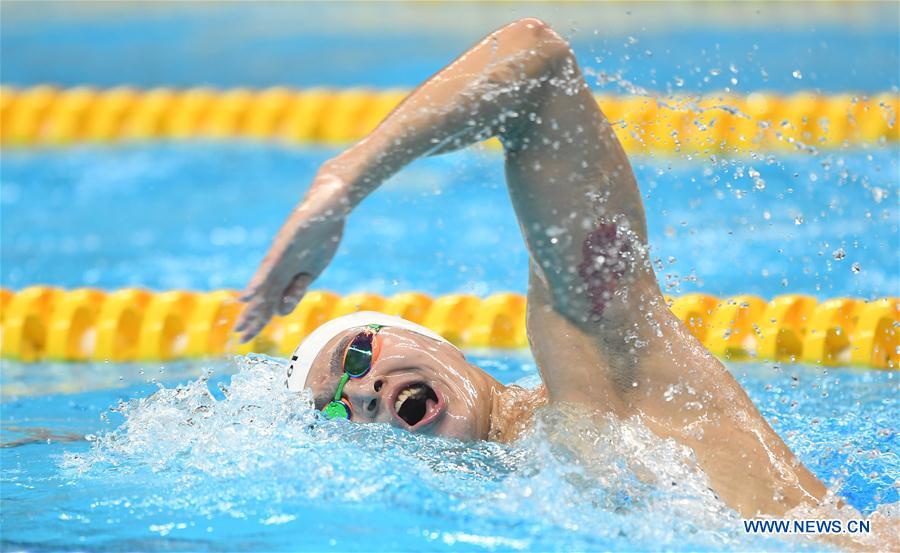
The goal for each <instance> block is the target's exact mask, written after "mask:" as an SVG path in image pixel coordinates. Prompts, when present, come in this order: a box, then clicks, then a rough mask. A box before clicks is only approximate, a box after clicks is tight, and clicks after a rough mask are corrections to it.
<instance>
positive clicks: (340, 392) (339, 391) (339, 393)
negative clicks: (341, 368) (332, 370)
mask: <svg viewBox="0 0 900 553" xmlns="http://www.w3.org/2000/svg"><path fill="white" fill-rule="evenodd" d="M349 381H350V375H349V374H348V373H346V372H345V373H344V374H343V375H342V376H341V380H340V382H338V386H337V391H336V392H335V393H334V401H340V400H341V396H343V395H344V386H345V385H346V384H347V382H349Z"/></svg>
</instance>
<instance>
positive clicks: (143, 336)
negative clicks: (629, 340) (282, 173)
mask: <svg viewBox="0 0 900 553" xmlns="http://www.w3.org/2000/svg"><path fill="white" fill-rule="evenodd" d="M236 297H237V292H236V291H233V290H215V291H212V292H194V291H189V290H171V291H164V292H150V291H148V290H143V289H138V288H127V289H121V290H115V291H108V292H107V291H102V290H97V289H92V288H77V289H72V290H63V289H60V288H56V287H52V286H31V287H28V288H23V289H21V290H19V291H12V290H9V289H5V288H4V289H0V335H2V340H0V344H2V351H0V353H2V356H3V357H6V358H9V359H16V360H19V361H24V362H36V361H42V360H56V361H88V360H95V361H114V362H119V361H135V360H168V359H176V358H191V357H205V356H219V355H223V354H246V353H250V352H260V353H269V354H273V355H282V356H284V355H288V354H289V353H290V352H291V351H292V350H293V349H294V348H295V347H296V346H297V344H298V343H299V342H300V341H301V340H302V339H303V338H304V337H305V336H306V335H308V334H309V333H310V332H312V331H313V330H314V329H315V328H316V327H318V326H319V325H320V324H322V323H323V322H325V321H327V320H330V319H332V318H335V317H339V316H341V315H345V314H347V313H351V312H354V311H362V310H372V311H381V312H384V313H389V314H394V315H399V316H401V317H404V318H406V319H409V320H411V321H413V322H416V323H419V324H423V325H425V326H426V327H428V328H431V329H432V330H434V331H435V332H437V333H438V334H440V335H442V336H444V337H446V338H447V339H448V340H450V341H451V342H453V343H454V344H456V345H458V346H460V347H462V348H466V349H477V348H495V349H514V348H526V347H528V340H527V337H526V333H525V297H524V296H523V295H521V294H515V293H499V294H494V295H492V296H488V297H487V298H483V299H482V298H478V297H476V296H473V295H467V294H448V295H444V296H438V297H431V296H429V295H427V294H422V293H419V292H402V293H399V294H396V295H394V296H391V297H387V298H386V297H383V296H380V295H377V294H369V293H354V294H348V295H345V296H339V295H337V294H334V293H331V292H327V291H321V290H316V291H312V292H310V293H308V294H307V295H306V296H305V297H304V298H303V301H301V302H300V305H298V306H297V308H296V309H295V310H294V311H293V312H292V313H291V314H289V315H286V316H284V317H276V318H275V319H273V320H272V322H270V323H269V325H268V326H266V328H265V329H263V331H262V333H261V334H260V336H258V337H257V338H255V339H253V340H252V341H251V342H249V343H247V344H242V345H239V344H238V343H237V340H236V337H235V336H234V334H233V333H232V327H233V326H234V322H235V319H236V318H237V316H238V314H239V313H240V311H241V309H242V308H243V305H242V304H241V303H240V302H238V301H237V300H236ZM667 301H669V303H670V306H671V308H672V311H673V312H674V313H675V315H676V316H678V317H679V318H680V319H681V320H682V321H684V322H685V323H686V324H687V326H688V328H689V329H690V331H691V332H692V333H693V334H694V335H695V336H696V337H697V338H698V339H699V340H700V341H701V342H703V344H704V345H705V346H706V347H707V348H709V350H710V351H712V352H713V353H714V354H716V355H717V356H719V357H721V358H723V359H726V360H731V361H739V360H752V359H767V360H777V361H782V362H803V363H810V364H820V365H858V366H865V367H872V368H877V369H889V370H897V368H898V366H900V343H898V340H900V298H881V299H878V300H874V301H868V302H866V301H862V300H859V299H854V298H834V299H828V300H825V301H822V302H819V301H817V300H816V299H815V298H813V297H811V296H805V295H798V294H789V295H783V296H777V297H775V298H774V299H772V300H771V301H766V300H764V299H762V298H760V297H757V296H751V295H740V296H733V297H730V298H721V299H720V298H716V297H714V296H710V295H707V294H686V295H683V296H680V297H675V298H667Z"/></svg>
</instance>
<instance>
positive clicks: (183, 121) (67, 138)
mask: <svg viewBox="0 0 900 553" xmlns="http://www.w3.org/2000/svg"><path fill="white" fill-rule="evenodd" d="M406 94H407V91H405V90H384V91H376V90H369V89H346V90H332V89H306V90H295V89H289V88H269V89H264V90H253V89H246V88H237V89H231V90H216V89H211V88H191V89H183V90H179V89H171V88H154V89H150V90H139V89H134V88H128V87H118V88H111V89H104V90H98V89H95V88H90V87H77V88H69V89H59V88H55V87H53V86H48V85H42V86H35V87H31V88H24V89H19V88H14V87H9V86H3V87H0V144H2V146H3V147H7V148H8V147H33V146H61V145H68V144H76V143H83V142H94V143H110V142H122V141H132V142H133V141H147V140H187V139H206V140H208V139H213V140H215V139H232V138H241V139H254V140H275V141H280V142H286V143H301V144H310V143H313V144H315V143H318V144H326V145H339V144H346V143H348V142H352V141H355V140H358V139H360V138H362V137H363V136H365V135H366V134H367V133H368V132H369V131H371V130H372V129H373V128H375V126H376V125H377V124H378V123H379V122H380V121H381V120H382V119H383V118H384V117H385V116H386V115H387V114H388V113H390V111H391V110H392V109H393V108H394V107H395V106H396V105H397V104H398V103H399V102H400V101H401V100H402V99H403V98H404V97H405V96H406ZM597 101H598V102H599V104H600V106H601V108H602V109H603V111H604V112H605V113H606V115H607V117H608V118H609V120H610V121H611V122H612V123H613V126H614V128H615V130H616V133H617V134H618V136H619V139H620V140H621V141H622V144H623V145H624V147H625V149H626V150H627V151H628V152H629V153H653V154H673V153H682V154H701V153H723V152H730V153H746V152H751V151H752V152H758V151H777V150H785V151H796V150H807V151H809V150H814V149H821V148H838V147H874V146H878V145H884V144H887V143H895V142H898V141H900V128H898V125H897V114H898V111H900V94H898V93H897V92H884V93H879V94H874V95H864V94H858V95H854V94H836V95H822V94H817V93H813V92H799V93H796V94H791V95H779V94H774V93H752V94H748V95H743V96H741V95H732V94H709V95H706V96H679V97H666V98H656V97H647V96H611V95H598V96H597ZM488 145H489V146H490V147H499V143H498V142H496V140H492V141H489V142H488Z"/></svg>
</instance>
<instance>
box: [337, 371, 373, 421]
mask: <svg viewBox="0 0 900 553" xmlns="http://www.w3.org/2000/svg"><path fill="white" fill-rule="evenodd" d="M348 388H349V386H348ZM380 391H381V381H380V380H379V381H376V382H375V383H374V386H373V384H372V383H371V382H368V383H365V384H363V383H362V382H360V383H359V386H354V387H353V388H352V389H347V388H345V389H344V393H346V394H347V397H348V398H350V403H351V404H352V405H353V415H354V418H355V417H358V418H360V419H362V420H372V419H375V418H376V417H377V415H378V412H379V407H381V402H382V398H381V394H380V393H379V392H380Z"/></svg>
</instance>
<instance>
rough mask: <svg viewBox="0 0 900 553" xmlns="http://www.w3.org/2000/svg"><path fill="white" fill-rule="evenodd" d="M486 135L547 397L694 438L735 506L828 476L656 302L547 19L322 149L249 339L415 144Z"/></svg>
mask: <svg viewBox="0 0 900 553" xmlns="http://www.w3.org/2000/svg"><path fill="white" fill-rule="evenodd" d="M489 136H498V137H499V138H500V139H501V141H502V142H503V144H504V148H505V154H506V174H507V181H508V184H509V190H510V196H511V197H512V200H513V204H514V206H515V209H516V214H517V216H518V218H519V223H520V226H521V229H522V233H523V235H524V237H525V240H526V243H527V245H528V250H529V253H530V256H531V276H530V282H529V291H528V330H529V340H530V343H531V349H532V352H533V353H534V356H535V359H536V361H537V363H538V366H539V367H540V369H541V374H542V377H543V380H544V383H545V385H546V387H547V391H548V395H549V398H550V400H551V401H554V402H559V401H569V402H579V403H583V404H586V405H588V406H589V407H591V408H593V409H600V410H605V411H610V412H613V413H615V414H617V415H619V416H621V417H627V416H640V417H641V418H642V419H643V420H644V421H645V423H646V424H647V425H648V426H649V427H650V428H651V429H653V430H654V431H655V432H656V433H657V434H659V435H661V436H665V437H672V438H674V439H676V440H678V441H679V442H680V443H683V444H685V445H688V446H690V447H692V448H693V450H694V452H695V454H696V457H697V460H698V463H699V464H700V465H701V466H702V468H703V469H704V470H705V471H706V473H707V475H708V476H709V478H710V482H711V485H712V487H713V489H714V490H715V491H716V492H717V493H718V494H719V495H720V497H722V498H723V499H724V500H725V501H726V502H727V503H728V504H730V505H732V506H734V507H735V508H737V509H738V510H740V511H741V512H742V513H743V514H744V515H745V516H751V515H753V514H755V513H757V512H763V513H768V514H782V513H784V512H785V511H786V510H787V509H789V508H791V507H793V506H796V505H799V504H801V503H809V502H815V501H816V500H817V498H821V497H822V496H823V495H824V492H825V488H824V486H822V484H821V483H820V482H818V480H816V478H815V477H814V476H813V475H812V474H811V473H810V472H809V471H808V470H807V469H806V468H805V467H803V465H802V464H801V463H800V462H799V461H798V460H797V459H796V458H795V457H794V456H793V455H792V454H791V452H790V451H789V450H788V448H787V447H786V446H785V445H784V443H783V442H782V441H781V439H780V438H779V437H778V435H777V434H776V433H775V432H774V431H773V430H772V429H771V427H769V425H768V424H767V423H766V421H765V420H764V419H763V418H762V417H761V416H760V414H759V412H758V411H757V410H756V408H755V407H754V405H753V403H752V402H751V401H750V400H749V398H748V397H747V395H746V393H745V392H744V390H743V389H742V388H741V387H740V385H738V384H737V382H736V381H735V380H734V378H733V377H732V376H731V374H730V373H729V372H728V371H727V370H725V368H724V367H723V366H722V364H721V363H719V362H718V361H717V360H716V359H715V358H714V357H712V356H711V355H710V354H709V352H707V351H706V350H705V349H704V348H703V347H702V345H701V344H700V343H699V342H698V341H697V340H695V339H694V338H693V337H692V336H691V335H690V333H689V332H688V331H687V330H686V329H685V327H684V326H683V325H682V324H681V322H680V321H678V320H677V318H676V317H675V316H674V315H672V313H671V312H670V311H669V309H668V307H667V306H666V304H665V302H664V301H663V297H662V294H661V293H660V290H659V287H658V285H657V282H656V278H655V276H654V274H653V271H652V269H651V267H650V264H649V258H648V252H647V236H646V226H645V221H644V212H643V207H642V203H641V198H640V194H639V192H638V189H637V186H636V183H635V179H634V175H633V173H632V170H631V166H630V164H629V161H628V158H627V157H626V155H625V153H624V151H623V150H622V147H621V145H620V144H619V142H618V140H617V139H616V137H615V135H614V133H613V130H612V128H611V126H610V124H609V122H608V121H607V120H606V118H605V117H604V116H603V114H602V113H601V112H600V109H599V108H598V106H597V104H596V102H595V101H594V98H593V95H592V94H591V92H590V90H589V88H588V87H587V86H586V84H585V82H584V79H583V77H582V74H581V71H580V70H579V68H578V66H577V64H576V63H575V59H574V56H573V55H572V53H571V51H570V49H569V47H568V45H567V44H566V43H565V42H564V41H563V40H562V39H561V38H560V37H559V36H558V35H556V34H555V33H554V32H553V31H552V30H550V29H549V28H548V27H547V26H546V25H545V24H543V23H542V22H540V21H538V20H534V19H524V20H521V21H517V22H515V23H512V24H510V25H507V26H506V27H503V28H502V29H500V30H498V31H496V32H494V33H492V34H491V35H489V36H488V37H487V38H485V39H484V40H483V41H481V42H480V43H478V44H477V45H475V46H474V47H473V48H472V49H470V50H469V51H467V52H466V53H465V54H463V55H462V56H461V57H459V58H458V59H457V60H456V61H454V62H453V63H451V64H450V65H448V66H447V67H446V68H444V69H443V70H441V71H440V72H438V73H437V74H436V75H435V76H433V77H432V78H431V79H429V80H428V81H426V82H425V83H423V84H422V85H421V86H420V87H419V88H417V89H416V90H415V91H413V93H412V94H410V95H409V97H407V98H406V100H404V101H403V102H402V103H401V104H400V105H399V106H398V107H397V108H396V109H395V110H394V111H393V112H392V113H391V114H390V115H389V116H388V117H387V118H386V119H385V120H384V121H383V122H382V123H381V124H380V125H379V126H378V127H377V128H376V129H375V130H374V131H373V132H372V133H371V134H370V135H369V136H368V137H367V138H365V139H364V140H362V141H360V142H359V143H357V144H356V145H354V146H353V147H351V148H350V149H348V150H347V151H345V152H343V153H342V154H340V155H338V156H337V157H335V158H334V159H332V160H330V161H328V162H327V163H325V164H324V165H323V166H322V168H321V169H320V171H319V172H318V174H317V176H316V178H315V180H314V182H313V184H312V186H311V187H310V190H309V192H308V194H307V196H306V198H305V199H304V200H303V201H302V202H301V203H300V204H299V206H298V207H297V208H296V209H295V210H294V212H293V213H292V214H291V216H290V218H289V219H288V221H287V222H286V223H285V225H284V227H283V228H282V229H281V231H279V233H278V236H277V237H276V239H275V242H274V244H273V246H272V248H271V249H270V251H269V253H268V254H267V255H266V258H265V259H264V261H263V263H262V264H261V266H260V268H259V270H258V271H257V273H256V275H255V276H254V277H253V280H252V281H251V283H250V285H249V286H248V288H247V291H246V293H245V296H244V298H245V300H246V301H247V302H248V305H247V308H246V309H245V311H244V313H243V314H242V316H241V319H240V321H239V324H238V330H239V331H240V332H242V334H243V336H244V338H245V339H249V338H250V337H252V336H254V335H255V334H257V333H258V332H259V330H260V329H262V327H263V326H264V325H265V323H266V322H267V321H268V320H269V319H270V318H271V316H272V315H273V314H274V313H275V312H276V311H277V312H280V313H288V312H290V311H291V310H292V309H293V307H294V306H295V305H296V304H297V302H298V301H300V299H301V298H302V296H303V293H304V292H305V290H306V286H307V285H308V284H309V282H310V281H311V280H312V279H314V278H315V277H317V276H318V275H319V273H320V272H321V271H322V270H323V269H324V268H325V266H326V265H327V264H328V262H329V261H330V260H331V257H332V256H333V255H334V251H335V248H336V245H337V242H338V240H339V239H340V236H341V233H342V230H343V222H344V219H345V218H346V216H347V214H348V213H349V212H350V211H351V210H352V208H353V207H354V206H356V205H357V204H358V203H359V202H360V201H361V200H362V199H363V198H364V197H365V196H366V195H367V194H369V193H370V192H372V191H373V190H374V189H375V188H377V187H378V186H379V185H380V184H381V183H383V182H384V181H385V180H386V179H388V178H389V177H390V176H391V175H393V174H395V173H396V172H397V171H399V170H400V169H402V168H403V167H404V166H406V165H407V164H408V163H410V162H411V161H413V160H415V159H416V158H418V157H421V156H425V155H430V154H434V153H440V152H444V151H449V150H453V149H458V148H461V147H464V146H466V145H468V144H471V143H474V142H477V141H480V140H482V139H485V138H487V137H489Z"/></svg>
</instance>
